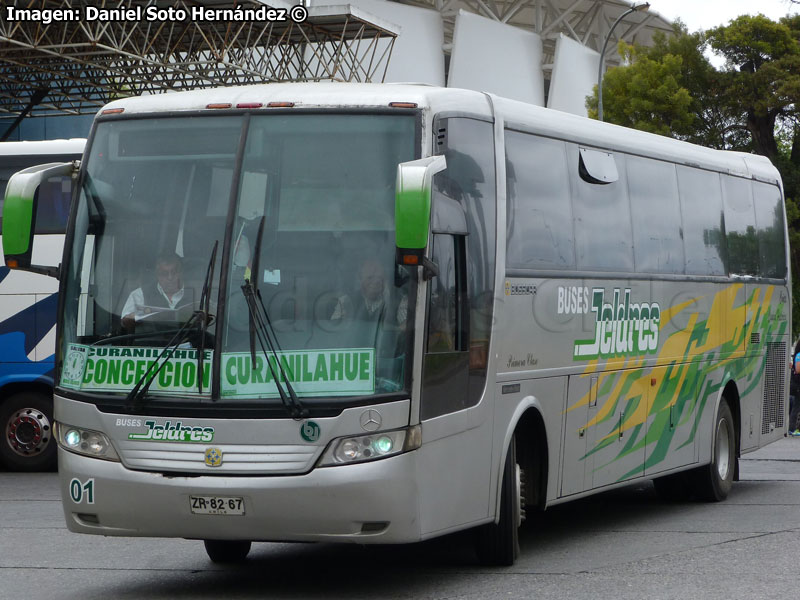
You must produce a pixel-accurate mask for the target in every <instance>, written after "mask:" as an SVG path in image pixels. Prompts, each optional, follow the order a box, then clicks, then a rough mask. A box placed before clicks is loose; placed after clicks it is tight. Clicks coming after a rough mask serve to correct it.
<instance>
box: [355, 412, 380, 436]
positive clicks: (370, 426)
mask: <svg viewBox="0 0 800 600" xmlns="http://www.w3.org/2000/svg"><path fill="white" fill-rule="evenodd" d="M360 422H361V429H363V430H364V431H377V430H378V428H379V427H380V426H381V413H379V412H378V411H377V410H372V409H369V410H365V411H364V412H363V413H361V419H360Z"/></svg>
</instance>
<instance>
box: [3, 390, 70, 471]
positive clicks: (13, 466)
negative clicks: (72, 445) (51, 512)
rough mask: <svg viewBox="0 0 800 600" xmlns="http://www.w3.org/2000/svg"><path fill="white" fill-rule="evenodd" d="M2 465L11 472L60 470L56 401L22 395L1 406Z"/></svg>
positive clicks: (29, 393)
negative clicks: (57, 448)
mask: <svg viewBox="0 0 800 600" xmlns="http://www.w3.org/2000/svg"><path fill="white" fill-rule="evenodd" d="M0 427H1V428H2V430H0V431H1V432H2V439H0V462H2V463H3V464H4V465H5V466H6V468H8V469H9V470H11V471H49V470H52V469H53V468H54V467H55V466H56V442H55V440H53V400H52V399H51V398H50V397H49V396H48V395H46V394H44V393H42V392H38V391H26V392H18V393H16V394H13V395H11V396H9V397H8V398H6V400H5V401H4V402H2V403H0Z"/></svg>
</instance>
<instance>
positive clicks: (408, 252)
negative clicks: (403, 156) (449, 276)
mask: <svg viewBox="0 0 800 600" xmlns="http://www.w3.org/2000/svg"><path fill="white" fill-rule="evenodd" d="M446 168H447V161H446V159H445V157H444V156H429V157H427V158H421V159H419V160H413V161H410V162H406V163H401V164H399V165H397V184H396V188H395V205H394V206H395V244H396V246H397V254H396V256H397V263H398V264H401V265H405V266H407V267H412V266H421V267H422V268H423V278H424V279H425V280H428V279H431V278H432V277H435V276H436V275H437V274H438V268H437V267H436V265H435V264H434V263H432V262H431V261H430V259H428V258H427V257H426V256H425V250H426V248H427V247H428V238H429V236H430V222H431V195H432V190H433V176H434V175H436V173H439V172H440V171H444V170H445V169H446Z"/></svg>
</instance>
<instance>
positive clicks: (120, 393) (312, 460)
mask: <svg viewBox="0 0 800 600" xmlns="http://www.w3.org/2000/svg"><path fill="white" fill-rule="evenodd" d="M54 172H56V173H70V172H71V167H70V166H69V165H64V166H60V167H49V168H42V169H39V170H36V169H32V170H28V171H27V172H24V173H20V174H18V175H17V176H15V178H14V179H13V180H12V182H11V184H10V185H9V191H8V193H7V195H6V205H5V217H4V218H5V219H6V222H8V220H9V219H14V220H15V222H16V223H17V224H18V226H17V229H18V230H19V231H21V232H22V233H21V234H20V235H19V236H18V237H17V238H16V239H13V240H10V239H8V238H7V237H5V236H4V239H3V242H4V244H5V252H6V255H5V256H6V261H7V263H9V265H10V266H16V267H17V268H22V269H31V268H32V269H36V268H39V269H41V267H40V266H37V265H35V264H32V263H31V259H30V255H29V251H30V244H29V240H30V235H28V234H27V232H29V231H30V227H31V221H32V218H31V216H32V214H35V213H32V212H31V210H30V207H31V204H32V202H33V190H34V189H35V188H36V185H37V183H38V181H39V180H41V179H42V178H44V177H46V176H48V175H50V174H52V173H54ZM76 185H77V191H76V196H75V197H76V200H75V202H74V204H73V209H72V212H71V217H70V223H69V229H68V234H67V242H66V248H65V253H64V257H63V260H62V262H61V265H60V269H59V271H58V274H60V281H61V288H60V289H61V292H60V293H61V300H60V306H59V311H58V323H59V331H58V354H57V363H56V371H57V381H56V398H55V402H56V421H57V440H58V444H59V460H60V469H59V471H60V486H61V493H62V497H63V506H64V513H65V517H66V521H67V525H68V527H69V529H70V530H71V531H74V532H80V533H89V534H100V535H119V536H159V537H162V536H163V537H182V538H190V539H202V540H205V545H206V549H207V551H208V554H209V556H210V558H211V559H212V560H214V561H219V562H227V561H236V560H242V559H244V558H245V556H246V555H247V553H248V551H249V549H250V547H251V542H252V541H259V540H261V541H263V540H269V541H277V540H286V541H337V542H338V541H341V542H355V543H361V544H372V543H380V544H386V543H407V542H416V541H419V540H425V539H429V538H433V537H436V536H441V535H444V534H447V533H450V532H455V531H459V530H464V529H468V528H474V529H475V532H476V535H475V541H476V549H477V555H478V556H479V558H480V559H481V560H482V561H484V562H486V563H489V564H511V563H512V562H513V561H514V559H515V557H516V556H517V553H518V547H519V546H518V528H519V526H520V523H521V522H522V520H523V518H524V516H525V511H540V510H544V509H546V508H548V507H550V506H553V505H556V504H560V503H562V502H566V501H569V500H572V499H576V498H580V497H583V496H586V495H589V494H592V493H595V492H598V491H602V490H608V489H610V488H613V487H617V486H622V485H626V484H629V483H630V482H632V481H635V480H637V479H653V480H654V481H655V484H656V487H657V489H658V490H659V492H661V493H663V494H665V495H667V496H669V497H672V498H689V497H692V496H693V497H699V498H702V499H706V500H710V501H719V500H723V499H724V498H725V497H726V496H727V495H728V493H729V491H730V490H731V486H732V482H733V481H734V480H735V479H736V478H737V475H738V461H739V457H740V456H741V455H742V454H744V453H747V452H750V451H753V450H755V449H757V448H759V447H761V446H764V445H765V444H767V443H769V442H772V441H775V440H777V439H779V438H781V437H783V436H784V434H785V433H786V413H787V406H786V397H787V391H788V356H789V335H790V322H791V316H790V306H791V299H790V285H789V275H788V271H787V262H788V261H787V230H786V218H785V211H784V204H783V195H782V186H781V181H780V178H779V175H778V173H777V171H776V170H775V168H773V167H772V165H771V164H770V163H769V162H768V161H767V160H766V159H765V158H763V157H759V156H753V155H748V154H741V153H731V152H720V151H714V150H710V149H706V148H701V147H697V146H693V145H690V144H687V143H683V142H679V141H675V140H671V139H666V138H663V137H659V136H655V135H650V134H646V133H642V132H639V131H633V130H629V129H624V128H621V127H617V126H613V125H609V124H603V123H598V122H596V121H590V120H587V119H583V118H579V117H575V116H572V115H568V114H564V113H560V112H556V111H552V110H547V109H543V108H539V107H534V106H530V105H527V104H524V103H520V102H516V101H511V100H507V99H503V98H499V97H496V96H493V95H490V94H484V93H478V92H473V91H466V90H457V89H441V88H436V87H427V86H416V85H391V84H390V85H379V84H341V83H340V84H336V83H319V84H312V83H309V84H294V83H293V84H271V85H257V86H249V87H241V88H220V89H216V90H204V91H192V92H183V93H174V94H167V95H161V96H149V97H141V98H129V99H123V100H118V101H114V102H112V103H111V104H109V105H107V106H106V107H105V108H104V109H103V110H101V111H100V113H99V114H98V116H97V118H96V120H95V123H94V126H93V129H92V133H91V138H90V141H89V143H88V146H87V150H86V153H85V155H84V159H83V161H82V164H81V166H80V170H79V173H78V175H77V184H76Z"/></svg>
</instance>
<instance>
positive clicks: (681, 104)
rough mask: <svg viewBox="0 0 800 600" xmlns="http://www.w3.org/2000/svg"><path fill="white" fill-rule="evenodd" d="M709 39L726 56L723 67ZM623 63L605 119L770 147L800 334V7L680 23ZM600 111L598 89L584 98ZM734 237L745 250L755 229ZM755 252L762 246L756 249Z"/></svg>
mask: <svg viewBox="0 0 800 600" xmlns="http://www.w3.org/2000/svg"><path fill="white" fill-rule="evenodd" d="M708 46H710V47H711V48H712V49H713V50H714V51H715V52H717V53H718V54H720V55H721V56H723V57H724V59H725V61H726V62H725V67H724V68H723V69H719V70H718V69H715V68H714V67H713V65H711V63H710V62H709V61H708V59H707V58H706V57H705V54H704V52H705V50H706V48H707V47H708ZM619 49H620V53H621V55H622V56H623V58H624V59H625V60H624V61H623V62H624V63H625V66H621V67H618V68H614V69H609V70H608V71H607V73H606V74H605V76H604V78H603V109H604V111H603V112H604V120H606V121H608V122H611V123H616V124H618V125H625V126H627V127H634V128H636V129H642V130H645V131H650V132H654V133H659V134H661V135H667V136H671V137H674V138H677V139H683V140H687V141H690V142H693V143H696V144H702V145H705V146H709V147H712V148H719V149H726V150H738V151H744V152H754V153H757V154H762V155H764V156H767V157H769V158H770V160H772V162H773V164H774V165H775V166H776V168H777V169H778V170H779V171H780V173H781V178H782V180H783V185H784V194H785V199H786V217H787V223H788V226H789V243H790V247H791V253H790V261H791V269H792V273H793V288H794V289H793V293H794V298H793V304H794V306H793V314H794V315H795V318H794V322H793V335H794V336H795V337H796V336H797V335H798V334H800V114H798V110H800V109H799V107H800V16H798V15H795V16H789V17H785V18H783V19H781V20H780V21H777V22H776V21H772V20H771V19H769V18H767V17H765V16H763V15H756V16H749V15H744V16H741V17H738V18H736V19H733V20H732V21H730V22H729V23H728V24H727V25H721V26H719V27H715V28H713V29H710V30H708V31H706V32H695V33H689V32H688V31H687V29H686V27H685V26H684V25H683V24H681V23H680V22H676V23H675V25H674V29H673V33H672V35H670V36H665V35H660V36H656V37H654V40H653V45H652V46H651V47H649V48H643V47H636V46H628V45H626V44H620V47H619ZM586 105H587V107H588V108H589V115H590V116H592V117H595V118H596V116H597V89H596V88H595V90H594V93H593V95H592V96H589V97H588V98H587V102H586ZM740 238H741V239H739V238H736V239H732V238H731V237H730V236H729V237H728V244H729V245H730V244H731V243H733V244H734V246H736V250H737V254H739V255H741V256H746V255H748V253H750V252H751V251H752V246H753V243H754V238H752V236H749V235H744V236H740ZM753 254H754V255H756V254H757V253H755V252H753Z"/></svg>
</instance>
